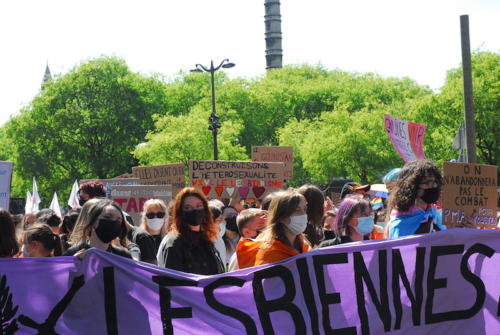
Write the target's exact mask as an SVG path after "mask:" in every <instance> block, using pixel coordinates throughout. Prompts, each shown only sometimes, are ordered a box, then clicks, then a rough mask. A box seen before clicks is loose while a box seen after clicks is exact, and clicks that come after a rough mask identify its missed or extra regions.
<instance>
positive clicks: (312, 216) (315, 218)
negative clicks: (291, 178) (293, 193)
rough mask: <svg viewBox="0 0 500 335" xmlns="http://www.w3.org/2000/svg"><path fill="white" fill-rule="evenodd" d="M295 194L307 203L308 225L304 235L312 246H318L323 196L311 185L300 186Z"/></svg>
mask: <svg viewBox="0 0 500 335" xmlns="http://www.w3.org/2000/svg"><path fill="white" fill-rule="evenodd" d="M297 192H299V193H300V194H302V195H303V196H304V197H305V198H306V201H307V220H308V224H307V227H306V231H305V232H304V234H305V235H306V236H307V239H308V240H309V242H311V244H313V245H314V246H317V245H319V243H320V242H321V240H322V239H323V237H324V236H323V214H324V212H325V196H324V195H323V192H321V190H320V189H319V188H318V187H316V186H314V185H311V184H306V185H302V186H301V187H300V188H299V189H298V190H297Z"/></svg>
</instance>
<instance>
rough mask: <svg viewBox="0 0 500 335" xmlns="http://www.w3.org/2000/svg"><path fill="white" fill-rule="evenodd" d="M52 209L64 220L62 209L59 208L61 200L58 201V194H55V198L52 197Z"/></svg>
mask: <svg viewBox="0 0 500 335" xmlns="http://www.w3.org/2000/svg"><path fill="white" fill-rule="evenodd" d="M49 208H50V209H52V210H53V211H54V212H55V213H56V215H57V216H59V217H60V218H62V215H61V207H59V200H58V199H57V193H56V192H54V196H53V197H52V202H51V203H50V207H49Z"/></svg>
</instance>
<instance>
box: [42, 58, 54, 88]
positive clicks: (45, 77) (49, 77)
mask: <svg viewBox="0 0 500 335" xmlns="http://www.w3.org/2000/svg"><path fill="white" fill-rule="evenodd" d="M49 80H52V75H51V74H50V69H49V62H48V61H47V66H46V67H45V74H44V75H43V80H42V90H43V89H44V86H45V83H46V82H48V81H49Z"/></svg>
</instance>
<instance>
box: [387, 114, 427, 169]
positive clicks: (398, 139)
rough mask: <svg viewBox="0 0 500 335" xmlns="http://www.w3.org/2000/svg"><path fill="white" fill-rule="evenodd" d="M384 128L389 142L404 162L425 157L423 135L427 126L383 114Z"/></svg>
mask: <svg viewBox="0 0 500 335" xmlns="http://www.w3.org/2000/svg"><path fill="white" fill-rule="evenodd" d="M384 128H385V131H386V133H387V136H389V139H390V140H391V143H392V145H393V147H394V149H396V151H397V152H398V154H399V156H401V158H403V160H404V161H405V162H411V161H414V160H417V159H425V153H424V136H425V131H426V129H427V126H426V125H424V124H418V123H415V122H409V121H404V120H400V119H398V118H395V117H393V116H391V115H389V114H384Z"/></svg>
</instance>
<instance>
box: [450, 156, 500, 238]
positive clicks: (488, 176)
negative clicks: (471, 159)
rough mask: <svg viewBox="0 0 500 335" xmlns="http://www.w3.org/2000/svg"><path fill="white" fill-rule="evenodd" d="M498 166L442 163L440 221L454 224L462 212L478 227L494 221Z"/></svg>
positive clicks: (494, 225) (463, 215)
mask: <svg viewBox="0 0 500 335" xmlns="http://www.w3.org/2000/svg"><path fill="white" fill-rule="evenodd" d="M497 169H498V168H497V166H494V165H481V164H467V163H450V162H446V163H444V186H443V223H444V224H445V225H446V226H448V227H454V226H456V225H457V224H458V223H460V222H462V220H463V219H464V217H465V216H470V217H472V218H473V219H474V220H475V222H476V223H477V225H478V227H484V228H490V229H492V228H495V227H496V225H497V220H496V218H497Z"/></svg>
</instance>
